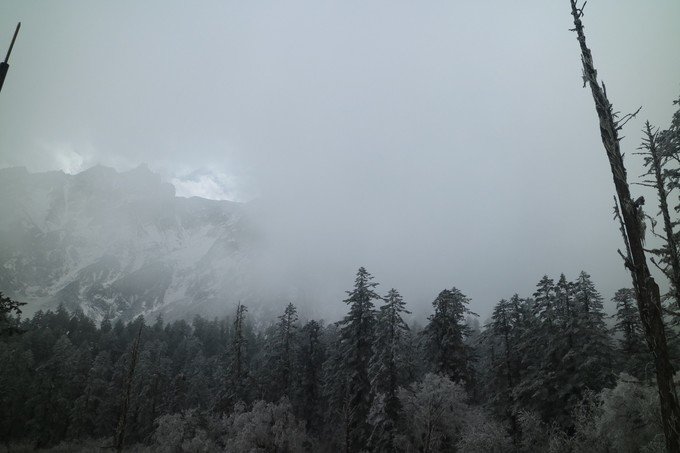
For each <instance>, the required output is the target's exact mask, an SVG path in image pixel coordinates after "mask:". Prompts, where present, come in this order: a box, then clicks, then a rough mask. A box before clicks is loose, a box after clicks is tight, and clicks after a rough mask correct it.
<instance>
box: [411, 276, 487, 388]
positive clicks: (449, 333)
mask: <svg viewBox="0 0 680 453" xmlns="http://www.w3.org/2000/svg"><path fill="white" fill-rule="evenodd" d="M468 303H469V299H468V298H467V297H466V296H465V295H464V294H463V293H462V292H460V291H459V290H458V289H457V288H452V289H450V290H449V289H445V290H443V291H442V292H440V293H439V295H438V296H437V298H436V299H435V300H434V302H432V305H433V306H434V314H433V315H431V316H430V317H429V318H428V320H429V323H428V324H427V326H425V329H423V332H422V335H423V339H424V346H425V354H426V356H427V357H428V359H429V361H430V366H431V369H432V371H434V372H435V373H439V374H442V375H444V376H446V377H448V378H449V379H451V380H452V381H454V382H458V381H463V382H465V383H466V384H470V376H471V361H472V359H473V351H472V348H470V346H468V345H467V344H465V339H466V338H467V337H468V336H470V334H471V333H472V332H471V329H470V327H469V326H468V325H467V323H466V322H465V317H466V315H468V314H472V315H475V314H474V313H472V312H471V311H470V310H469V309H468V308H467V304H468ZM475 316H476V315H475Z"/></svg>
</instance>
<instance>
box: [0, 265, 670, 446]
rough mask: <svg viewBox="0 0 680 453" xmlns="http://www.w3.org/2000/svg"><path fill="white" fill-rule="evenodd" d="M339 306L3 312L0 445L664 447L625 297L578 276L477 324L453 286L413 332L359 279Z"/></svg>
mask: <svg viewBox="0 0 680 453" xmlns="http://www.w3.org/2000/svg"><path fill="white" fill-rule="evenodd" d="M5 300H6V301H8V299H5ZM344 302H345V303H346V304H347V314H346V315H345V317H344V318H343V319H342V320H340V321H339V322H336V323H324V322H323V321H320V320H303V319H300V317H299V316H298V313H297V310H296V307H295V305H294V304H292V303H289V304H287V305H282V306H281V314H280V316H278V318H277V319H276V321H274V322H271V323H269V324H263V323H259V322H258V321H257V320H255V319H251V317H249V315H248V309H247V307H246V306H244V305H238V306H237V307H236V309H235V311H234V313H233V315H232V316H230V317H227V318H223V319H212V320H208V319H204V318H201V317H199V316H197V317H195V318H194V319H193V321H191V322H186V321H175V322H172V323H165V322H164V321H163V319H162V318H160V317H159V318H158V319H155V320H145V319H143V318H141V317H140V318H138V319H136V320H135V321H133V322H130V323H127V324H124V323H123V322H121V321H117V322H114V323H112V322H110V321H109V320H104V321H103V322H102V323H101V324H100V325H95V324H94V323H93V321H92V320H90V319H89V318H87V317H85V316H84V315H82V314H81V313H77V312H76V313H69V312H67V311H66V310H65V309H63V307H60V308H59V309H57V310H56V311H47V312H38V313H37V314H36V315H35V316H33V317H32V318H30V319H24V320H21V321H20V322H18V323H17V321H16V319H17V318H15V317H8V316H5V318H4V320H3V338H2V341H0V362H1V363H3V367H2V369H1V371H0V383H1V385H0V401H2V404H1V405H0V411H1V412H0V422H1V423H0V426H2V436H1V437H2V439H3V440H4V443H5V446H6V447H7V448H8V449H9V450H12V451H14V450H16V449H19V450H20V449H21V448H26V449H32V448H34V447H40V448H49V447H53V448H54V451H72V450H78V449H83V450H85V451H87V450H93V449H97V448H102V449H103V448H116V447H118V448H125V449H133V450H137V451H234V452H244V451H291V452H297V451H329V452H331V451H413V452H415V451H429V452H435V451H470V452H505V451H519V452H535V451H643V449H647V450H644V451H656V450H658V449H659V448H661V449H663V433H662V431H661V425H660V423H659V420H658V418H659V415H658V401H657V399H658V398H657V394H656V390H655V387H654V385H653V382H652V381H653V371H652V369H651V366H652V360H651V356H650V353H649V351H648V349H647V347H646V345H645V342H644V341H645V340H644V334H643V332H642V326H641V325H640V318H639V315H638V313H637V309H636V308H635V296H634V293H633V292H632V291H631V290H630V289H621V290H619V291H617V292H616V295H615V296H614V298H613V302H614V303H615V304H616V314H615V315H614V316H613V317H612V319H609V317H607V316H606V315H605V313H604V311H603V302H604V301H603V298H602V296H601V295H600V293H599V292H598V290H597V288H596V287H595V284H594V282H593V281H592V280H591V278H590V276H589V275H588V274H587V273H586V272H581V273H580V274H579V275H578V276H576V278H575V279H573V280H569V279H567V278H566V276H565V275H560V276H559V277H558V278H557V279H553V278H551V277H549V276H544V277H543V278H541V279H540V281H539V282H538V283H537V285H536V290H535V292H534V293H533V294H530V295H528V296H520V295H517V294H515V295H512V296H510V297H508V298H507V299H503V300H501V301H499V302H498V303H497V304H496V306H495V308H494V310H493V313H492V315H491V317H490V318H489V320H488V321H487V322H486V323H485V324H481V323H480V322H479V320H478V318H477V317H476V315H475V314H474V313H472V312H470V310H469V308H468V305H469V300H468V298H467V297H466V296H465V294H464V293H463V292H461V291H460V290H459V289H457V288H455V287H454V288H451V289H444V290H442V291H441V292H439V294H437V295H436V296H435V297H434V300H433V302H432V309H431V314H430V316H429V317H428V318H427V323H426V324H425V325H423V326H419V325H417V324H412V325H409V324H408V323H407V322H406V321H405V317H406V316H407V315H408V313H409V311H408V306H407V304H406V303H405V301H404V300H403V299H402V297H401V296H400V294H399V292H398V291H397V290H396V289H390V290H388V291H384V290H382V289H381V288H380V287H379V285H378V284H377V282H375V281H374V279H373V277H372V276H371V275H370V274H369V273H368V271H366V269H364V268H360V269H359V270H358V272H357V274H356V279H355V282H354V285H353V286H352V287H351V289H350V290H349V291H348V292H347V298H346V299H345V301H344ZM9 328H11V329H12V330H13V331H12V335H9V333H10V332H9V331H8V329H9ZM672 345H673V348H672V350H673V358H674V360H675V361H676V363H677V359H678V357H679V356H678V352H677V351H678V349H677V342H676V341H673V342H672ZM655 449H656V450H655Z"/></svg>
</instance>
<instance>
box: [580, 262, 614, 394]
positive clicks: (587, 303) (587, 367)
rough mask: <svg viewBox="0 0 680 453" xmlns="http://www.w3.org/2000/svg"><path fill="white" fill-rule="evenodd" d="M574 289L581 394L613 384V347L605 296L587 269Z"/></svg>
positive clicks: (596, 390)
mask: <svg viewBox="0 0 680 453" xmlns="http://www.w3.org/2000/svg"><path fill="white" fill-rule="evenodd" d="M573 289H574V301H575V303H576V319H577V321H576V324H577V336H576V338H575V344H574V348H575V349H576V354H577V355H578V362H579V363H578V367H577V373H578V376H579V380H580V385H581V393H582V392H583V391H584V390H585V389H586V388H587V389H589V390H592V391H595V392H599V391H600V390H602V389H603V388H604V387H608V386H611V385H613V384H614V372H613V371H614V370H613V350H612V344H611V339H610V336H609V331H608V330H607V326H606V323H605V320H604V319H605V314H604V309H603V306H602V296H601V295H600V293H599V292H598V291H597V289H596V288H595V285H594V283H593V282H592V280H591V279H590V275H588V273H586V272H584V271H581V273H580V274H579V276H578V279H577V280H576V282H574V284H573ZM579 396H580V395H579Z"/></svg>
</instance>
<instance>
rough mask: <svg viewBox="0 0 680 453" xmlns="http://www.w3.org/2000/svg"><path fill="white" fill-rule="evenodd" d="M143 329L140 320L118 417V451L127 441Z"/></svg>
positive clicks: (116, 444)
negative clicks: (128, 420) (127, 428)
mask: <svg viewBox="0 0 680 453" xmlns="http://www.w3.org/2000/svg"><path fill="white" fill-rule="evenodd" d="M143 327H144V322H143V321H142V320H141V319H140V320H139V330H138V331H137V338H136V339H135V342H134V344H133V345H132V353H131V355H130V365H129V366H128V374H127V379H126V381H125V394H124V395H123V406H122V407H121V409H120V415H119V416H118V427H117V428H116V438H115V447H116V451H122V449H123V443H124V441H125V428H126V426H127V415H128V409H129V407H130V393H131V391H132V381H133V379H134V377H135V367H136V366H137V359H138V357H139V341H140V339H141V338H142V328H143Z"/></svg>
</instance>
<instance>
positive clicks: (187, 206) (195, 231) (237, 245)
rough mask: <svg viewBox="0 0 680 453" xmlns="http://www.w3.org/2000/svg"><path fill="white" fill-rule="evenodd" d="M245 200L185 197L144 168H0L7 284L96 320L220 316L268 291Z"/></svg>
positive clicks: (32, 307) (1, 252) (6, 288)
mask: <svg viewBox="0 0 680 453" xmlns="http://www.w3.org/2000/svg"><path fill="white" fill-rule="evenodd" d="M246 214H247V207H246V206H245V205H243V204H239V203H233V202H228V201H213V200H205V199H201V198H179V197H176V196H175V191H174V187H173V186H172V185H170V184H168V183H164V182H162V181H161V179H160V177H159V176H158V175H156V174H154V173H152V172H151V171H149V170H148V168H146V167H138V168H136V169H134V170H131V171H128V172H122V173H118V172H116V171H115V170H113V169H110V168H106V167H101V166H97V167H93V168H91V169H89V170H86V171H84V172H82V173H79V174H76V175H68V174H64V173H62V172H48V173H35V174H31V173H28V172H27V171H26V169H24V168H8V169H2V170H0V291H2V292H4V293H5V294H7V295H9V296H10V297H13V298H15V299H18V300H21V301H24V302H28V304H29V305H27V307H26V308H27V311H28V312H29V313H30V312H33V311H36V310H38V309H47V308H54V307H56V306H57V305H58V304H64V306H66V308H68V309H70V310H74V309H79V308H80V309H82V310H83V311H84V312H85V314H87V315H88V316H91V317H92V318H94V319H102V318H103V317H105V316H108V317H111V318H117V317H121V318H123V319H130V318H133V317H135V316H137V315H139V314H144V315H146V316H153V315H154V314H155V313H162V314H164V315H165V316H166V317H170V318H174V317H183V316H189V315H191V314H193V313H201V314H203V315H213V314H215V315H217V314H222V313H226V312H229V311H231V308H232V305H234V306H235V304H236V302H237V301H239V300H242V301H244V302H246V303H247V302H248V301H253V300H256V299H258V298H261V297H262V295H261V294H258V290H257V285H255V284H254V283H253V279H252V275H253V273H254V272H255V271H254V267H255V264H254V263H255V262H256V261H257V260H256V259H255V255H256V252H255V250H256V248H257V247H256V243H257V237H256V235H255V233H254V228H253V227H252V226H251V225H250V224H249V222H248V216H247V215H246Z"/></svg>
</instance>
